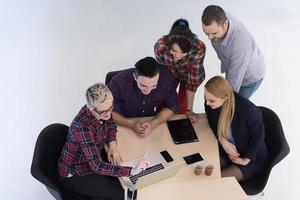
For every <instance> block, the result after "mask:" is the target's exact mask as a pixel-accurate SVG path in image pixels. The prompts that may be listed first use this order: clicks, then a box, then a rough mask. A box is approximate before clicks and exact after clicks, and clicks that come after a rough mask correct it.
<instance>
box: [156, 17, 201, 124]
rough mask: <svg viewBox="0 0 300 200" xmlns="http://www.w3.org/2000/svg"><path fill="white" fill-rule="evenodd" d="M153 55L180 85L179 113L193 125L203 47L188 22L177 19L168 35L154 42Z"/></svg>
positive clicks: (195, 116) (196, 116)
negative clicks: (185, 116) (184, 115)
mask: <svg viewBox="0 0 300 200" xmlns="http://www.w3.org/2000/svg"><path fill="white" fill-rule="evenodd" d="M154 53H155V56H156V59H157V61H158V62H159V63H160V64H162V65H164V66H165V67H166V68H168V69H169V70H170V71H171V72H172V73H173V74H174V76H175V77H176V79H177V82H178V83H180V88H179V93H178V95H179V106H180V111H179V113H180V114H186V115H187V117H188V118H189V119H190V120H191V121H192V122H194V121H196V120H197V118H198V115H196V114H195V113H194V112H193V104H194V97H195V93H196V90H197V88H198V87H199V85H200V84H201V83H202V82H203V81H204V79H205V71H204V67H203V60H204V57H205V44H204V43H203V42H202V41H201V40H199V39H198V38H197V36H196V35H195V34H194V33H192V31H191V30H190V28H189V23H188V21H187V20H185V19H178V20H176V21H175V22H174V24H173V26H172V28H171V30H170V33H169V34H168V35H166V36H163V37H162V38H160V39H159V40H158V41H157V42H156V44H155V46H154Z"/></svg>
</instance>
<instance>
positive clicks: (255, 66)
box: [202, 5, 266, 98]
mask: <svg viewBox="0 0 300 200" xmlns="http://www.w3.org/2000/svg"><path fill="white" fill-rule="evenodd" d="M202 28H203V31H204V33H205V34H206V35H207V36H208V39H209V40H211V44H212V46H213V48H214V49H215V51H216V52H217V55H218V58H219V59H220V61H221V72H222V73H224V72H225V76H226V79H227V80H228V81H229V82H230V84H231V86H232V88H233V90H234V91H235V92H238V93H239V94H241V95H242V96H244V97H246V98H250V97H251V95H252V94H253V93H254V92H255V91H256V89H257V88H258V87H259V86H260V84H261V82H262V80H263V78H264V76H265V72H266V64H265V61H264V57H263V54H262V53H261V51H260V49H259V47H258V46H257V44H256V43H255V41H254V39H253V37H252V35H251V34H250V32H249V31H248V30H247V29H246V27H245V26H244V25H243V24H242V23H241V22H239V21H238V20H237V19H236V18H234V17H233V16H231V15H230V14H229V13H227V12H225V11H224V10H223V9H222V8H221V7H219V6H215V5H210V6H208V7H206V8H205V9H204V11H203V14H202Z"/></svg>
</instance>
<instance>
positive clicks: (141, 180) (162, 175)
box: [121, 152, 183, 191]
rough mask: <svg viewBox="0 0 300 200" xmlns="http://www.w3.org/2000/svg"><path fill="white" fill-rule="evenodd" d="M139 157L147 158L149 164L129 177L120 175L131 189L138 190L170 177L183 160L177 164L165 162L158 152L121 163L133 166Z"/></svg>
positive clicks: (181, 164)
mask: <svg viewBox="0 0 300 200" xmlns="http://www.w3.org/2000/svg"><path fill="white" fill-rule="evenodd" d="M141 159H147V160H149V162H150V164H151V166H149V167H148V168H147V169H145V170H144V171H142V172H140V173H139V174H136V175H133V176H129V177H125V176H124V177H121V180H122V181H123V182H124V183H125V185H126V186H127V187H128V189H129V190H131V191H134V190H138V189H140V188H143V187H145V186H147V185H150V184H153V183H155V182H158V181H160V180H164V179H167V178H169V177H172V176H174V175H175V174H176V173H177V172H178V171H179V169H180V168H181V167H182V166H183V162H180V163H177V164H169V163H167V162H166V161H165V159H164V158H163V157H162V155H161V154H160V153H159V152H158V153H152V154H148V156H147V157H146V158H143V157H140V158H137V159H135V160H131V161H128V162H124V163H122V166H131V167H135V166H136V165H137V164H138V162H139V161H140V160H141Z"/></svg>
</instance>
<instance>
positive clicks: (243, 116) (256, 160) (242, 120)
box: [204, 76, 268, 181]
mask: <svg viewBox="0 0 300 200" xmlns="http://www.w3.org/2000/svg"><path fill="white" fill-rule="evenodd" d="M204 97H205V105H204V106H205V113H206V116H207V120H208V123H209V126H210V128H211V129H212V131H213V133H214V134H215V136H216V137H217V139H218V142H219V150H220V161H221V174H222V177H229V176H234V177H235V178H236V179H237V180H238V181H245V180H247V179H249V178H251V177H253V176H254V175H256V174H257V173H259V172H260V171H261V170H263V169H264V165H265V164H266V163H267V160H268V150H267V147H266V144H265V141H264V137H265V129H264V124H263V118H262V114H261V111H260V109H259V108H258V107H257V106H256V105H254V104H253V103H252V102H251V101H249V100H248V99H246V98H244V97H243V96H241V95H240V94H238V93H236V92H234V91H233V89H232V87H231V85H230V83H229V82H228V81H227V80H226V79H225V78H223V77H222V76H215V77H213V78H211V79H210V80H208V81H207V83H206V84H205V91H204Z"/></svg>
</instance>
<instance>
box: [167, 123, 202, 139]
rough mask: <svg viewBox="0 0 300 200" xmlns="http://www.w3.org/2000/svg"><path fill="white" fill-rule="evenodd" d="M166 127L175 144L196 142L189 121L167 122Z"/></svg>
mask: <svg viewBox="0 0 300 200" xmlns="http://www.w3.org/2000/svg"><path fill="white" fill-rule="evenodd" d="M167 126H168V128H169V131H170V134H171V137H172V139H173V142H174V143H175V144H182V143H188V142H197V141H198V137H197V134H196V132H195V130H194V127H193V125H192V122H191V121H190V120H189V119H178V120H172V121H167Z"/></svg>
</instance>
